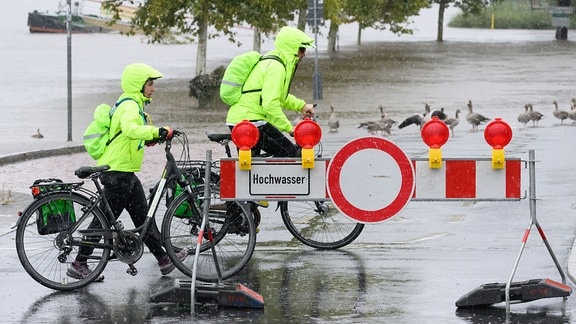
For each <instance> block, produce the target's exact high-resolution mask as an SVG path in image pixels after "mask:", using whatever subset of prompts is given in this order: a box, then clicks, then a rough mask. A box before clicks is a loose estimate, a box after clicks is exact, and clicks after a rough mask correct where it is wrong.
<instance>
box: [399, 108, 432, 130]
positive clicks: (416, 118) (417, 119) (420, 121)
mask: <svg viewBox="0 0 576 324" xmlns="http://www.w3.org/2000/svg"><path fill="white" fill-rule="evenodd" d="M430 118H431V117H430V105H429V104H428V103H427V102H426V103H424V113H423V114H421V115H420V114H414V115H412V116H410V117H408V118H406V119H404V120H403V121H402V122H401V123H400V124H399V125H398V128H400V129H402V128H404V127H407V126H410V125H413V124H414V125H418V126H419V127H420V129H422V127H424V124H426V122H427V121H429V120H430Z"/></svg>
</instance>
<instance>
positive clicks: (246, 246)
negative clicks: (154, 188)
mask: <svg viewBox="0 0 576 324" xmlns="http://www.w3.org/2000/svg"><path fill="white" fill-rule="evenodd" d="M198 189H199V190H198V196H194V195H192V196H191V195H190V194H188V193H186V192H184V193H182V194H181V195H180V196H178V197H177V198H176V199H175V200H174V201H173V202H172V203H171V204H170V207H169V208H168V211H167V213H166V215H165V216H164V220H163V221H162V238H163V241H164V245H165V247H166V252H167V253H168V256H169V257H170V259H172V262H173V263H174V264H175V265H176V267H177V268H178V269H179V270H180V271H182V273H184V274H185V275H187V276H189V277H191V276H192V267H193V263H194V254H195V252H196V246H197V243H198V235H200V232H201V231H200V227H201V225H202V216H201V215H200V213H201V212H202V211H203V205H202V202H203V200H200V198H199V197H202V196H203V192H204V190H203V188H202V189H200V188H198ZM219 196H220V194H219V190H218V188H217V187H215V188H214V190H212V192H211V198H210V212H209V216H208V220H209V221H208V224H207V226H208V228H209V229H210V233H211V234H212V241H213V243H214V248H215V255H214V254H213V253H212V249H211V243H210V242H209V240H208V238H209V236H210V235H208V233H207V232H204V238H203V243H202V245H201V247H200V254H199V256H198V263H197V268H196V278H197V279H198V280H202V281H212V282H215V281H218V280H219V276H218V272H217V268H216V267H217V266H218V267H219V268H220V271H221V277H222V278H221V279H228V278H230V277H232V276H234V275H236V274H237V273H238V272H240V270H242V268H243V267H244V266H245V265H246V264H247V263H248V261H250V258H251V257H252V253H253V252H254V248H255V246H256V226H255V225H254V220H253V218H252V215H251V214H250V209H249V207H248V206H247V205H245V204H243V203H239V202H224V201H221V200H220V199H219ZM189 203H195V204H196V206H197V207H198V211H199V212H200V213H198V212H190V213H189V214H187V215H186V216H183V213H182V210H184V209H186V208H190V207H189V205H188V204H189ZM192 209H193V208H192ZM184 248H186V249H188V251H189V256H188V257H187V258H186V259H184V260H179V259H178V258H177V257H176V253H178V252H179V251H180V250H182V249H184ZM216 262H217V264H216Z"/></svg>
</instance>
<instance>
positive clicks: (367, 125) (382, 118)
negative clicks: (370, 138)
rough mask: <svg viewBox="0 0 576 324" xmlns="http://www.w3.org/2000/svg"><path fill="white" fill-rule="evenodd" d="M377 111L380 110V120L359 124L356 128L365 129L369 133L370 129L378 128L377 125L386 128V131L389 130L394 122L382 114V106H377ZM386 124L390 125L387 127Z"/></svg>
mask: <svg viewBox="0 0 576 324" xmlns="http://www.w3.org/2000/svg"><path fill="white" fill-rule="evenodd" d="M378 109H379V110H380V119H378V120H371V121H366V122H361V123H360V125H358V128H366V129H368V131H370V128H374V127H376V128H377V127H380V126H378V125H380V124H381V125H382V126H383V127H386V128H388V130H390V128H392V126H394V124H396V121H395V120H393V119H391V118H389V117H388V115H387V114H386V113H385V112H384V107H383V106H382V105H378ZM388 124H389V125H390V126H389V127H388V126H387V125H388Z"/></svg>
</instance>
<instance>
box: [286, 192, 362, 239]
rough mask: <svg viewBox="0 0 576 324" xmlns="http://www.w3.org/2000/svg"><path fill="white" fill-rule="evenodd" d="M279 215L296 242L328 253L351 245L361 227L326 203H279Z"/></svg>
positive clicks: (330, 203) (329, 203) (360, 231)
mask: <svg viewBox="0 0 576 324" xmlns="http://www.w3.org/2000/svg"><path fill="white" fill-rule="evenodd" d="M279 204H280V213H281V215H282V221H283V222H284V225H285V226H286V228H287V229H288V231H289V232H290V233H291V234H292V235H293V236H294V237H295V238H296V239H298V240H299V241H300V242H302V243H304V244H306V245H308V246H311V247H313V248H317V249H325V250H332V249H337V248H341V247H343V246H346V245H348V244H350V243H352V242H353V241H354V240H355V239H356V238H357V237H358V236H359V235H360V233H362V230H363V229H364V224H361V223H357V222H354V221H352V220H350V219H349V218H348V217H346V215H344V214H342V213H340V211H338V209H337V208H336V207H334V205H333V204H332V202H330V201H300V200H298V201H281V202H279Z"/></svg>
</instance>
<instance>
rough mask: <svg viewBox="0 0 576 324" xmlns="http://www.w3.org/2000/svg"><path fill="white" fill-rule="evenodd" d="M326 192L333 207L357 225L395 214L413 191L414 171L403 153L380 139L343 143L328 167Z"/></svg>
mask: <svg viewBox="0 0 576 324" xmlns="http://www.w3.org/2000/svg"><path fill="white" fill-rule="evenodd" d="M327 173H328V175H327V189H328V194H329V195H330V197H331V199H332V201H333V202H334V205H336V207H337V208H338V210H340V212H342V213H343V214H344V215H346V216H348V217H350V218H351V219H353V220H355V221H357V222H360V223H378V222H382V221H385V220H387V219H389V218H391V217H393V216H395V215H397V214H398V213H399V212H400V211H402V209H404V207H405V206H406V205H407V204H408V202H409V201H410V198H411V196H412V193H413V191H414V183H415V182H414V169H413V166H412V162H411V161H410V159H409V158H408V156H406V154H405V153H404V152H403V151H402V150H401V149H400V148H399V147H398V146H396V144H394V143H392V142H391V141H389V140H387V139H385V138H381V137H372V136H370V137H363V138H359V139H355V140H352V141H350V142H348V143H347V144H345V145H344V146H343V147H342V148H341V149H340V150H338V152H336V154H335V155H334V157H333V158H332V160H331V161H330V164H329V166H328V172H327Z"/></svg>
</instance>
